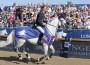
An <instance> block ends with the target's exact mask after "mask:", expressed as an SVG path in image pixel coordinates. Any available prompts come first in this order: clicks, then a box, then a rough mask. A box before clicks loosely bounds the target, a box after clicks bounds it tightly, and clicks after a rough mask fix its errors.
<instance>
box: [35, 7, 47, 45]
mask: <svg viewBox="0 0 90 65" xmlns="http://www.w3.org/2000/svg"><path fill="white" fill-rule="evenodd" d="M45 12H46V6H45V5H43V6H41V10H40V12H39V13H38V14H37V19H36V25H37V27H36V28H37V29H38V30H39V32H40V35H39V39H38V42H37V43H38V44H39V45H42V42H41V39H42V37H43V34H44V33H45V31H44V30H43V29H42V27H44V26H45V23H47V21H46V20H45Z"/></svg>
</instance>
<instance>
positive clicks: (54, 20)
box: [47, 18, 58, 36]
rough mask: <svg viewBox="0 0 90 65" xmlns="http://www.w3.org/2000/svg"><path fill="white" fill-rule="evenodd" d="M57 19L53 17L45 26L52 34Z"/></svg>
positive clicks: (54, 31)
mask: <svg viewBox="0 0 90 65" xmlns="http://www.w3.org/2000/svg"><path fill="white" fill-rule="evenodd" d="M57 25H58V20H57V18H55V19H53V20H52V21H51V22H50V23H49V24H47V28H48V30H49V33H50V34H51V35H53V36H55V34H56V31H57V27H56V26H57Z"/></svg>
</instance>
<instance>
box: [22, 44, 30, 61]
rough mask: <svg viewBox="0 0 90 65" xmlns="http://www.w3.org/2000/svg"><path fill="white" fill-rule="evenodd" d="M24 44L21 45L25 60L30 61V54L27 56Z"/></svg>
mask: <svg viewBox="0 0 90 65" xmlns="http://www.w3.org/2000/svg"><path fill="white" fill-rule="evenodd" d="M25 46H26V44H24V46H23V53H24V54H25V55H26V57H27V60H28V61H30V56H29V54H28V53H27V52H26V49H25Z"/></svg>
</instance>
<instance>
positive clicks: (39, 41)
mask: <svg viewBox="0 0 90 65" xmlns="http://www.w3.org/2000/svg"><path fill="white" fill-rule="evenodd" d="M42 37H43V33H41V34H40V35H39V39H38V42H37V44H38V45H41V46H42V42H41V40H42Z"/></svg>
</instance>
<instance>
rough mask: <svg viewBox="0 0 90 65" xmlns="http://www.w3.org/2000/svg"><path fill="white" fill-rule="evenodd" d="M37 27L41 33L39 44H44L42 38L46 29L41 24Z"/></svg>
mask: <svg viewBox="0 0 90 65" xmlns="http://www.w3.org/2000/svg"><path fill="white" fill-rule="evenodd" d="M37 29H38V30H39V31H40V35H39V39H38V44H39V45H42V43H41V40H42V37H43V34H44V33H45V32H44V30H43V29H42V28H41V27H40V26H37Z"/></svg>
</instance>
